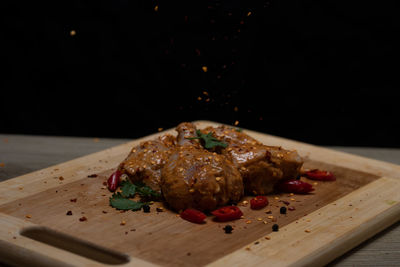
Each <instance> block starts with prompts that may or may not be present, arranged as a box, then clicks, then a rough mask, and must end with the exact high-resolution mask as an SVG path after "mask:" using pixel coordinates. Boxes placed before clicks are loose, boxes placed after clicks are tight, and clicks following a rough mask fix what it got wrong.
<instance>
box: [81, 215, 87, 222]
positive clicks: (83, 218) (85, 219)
mask: <svg viewBox="0 0 400 267" xmlns="http://www.w3.org/2000/svg"><path fill="white" fill-rule="evenodd" d="M79 221H80V222H84V221H87V218H86V217H85V216H82V217H80V218H79Z"/></svg>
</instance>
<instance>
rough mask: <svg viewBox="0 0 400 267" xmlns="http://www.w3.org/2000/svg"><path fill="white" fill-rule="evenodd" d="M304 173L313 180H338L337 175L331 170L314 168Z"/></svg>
mask: <svg viewBox="0 0 400 267" xmlns="http://www.w3.org/2000/svg"><path fill="white" fill-rule="evenodd" d="M304 175H305V176H306V177H307V178H309V179H311V180H318V181H336V177H335V176H334V175H333V173H331V172H329V171H321V170H318V169H314V170H311V171H307V172H306V173H305V174H304Z"/></svg>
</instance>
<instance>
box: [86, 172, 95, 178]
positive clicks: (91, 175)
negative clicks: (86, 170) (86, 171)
mask: <svg viewBox="0 0 400 267" xmlns="http://www.w3.org/2000/svg"><path fill="white" fill-rule="evenodd" d="M96 177H97V174H95V173H94V174H90V175H88V178H96Z"/></svg>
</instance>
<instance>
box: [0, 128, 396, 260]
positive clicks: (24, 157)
mask: <svg viewBox="0 0 400 267" xmlns="http://www.w3.org/2000/svg"><path fill="white" fill-rule="evenodd" d="M127 141H129V140H127V139H105V138H104V139H103V138H101V139H99V138H80V137H53V136H28V135H10V134H0V181H4V180H7V179H10V178H13V177H16V176H19V175H22V174H26V173H29V172H32V171H36V170H39V169H42V168H46V167H49V166H51V165H54V164H57V163H61V162H64V161H67V160H71V159H74V158H77V157H80V156H83V155H87V154H90V153H93V152H97V151H100V150H103V149H106V148H109V147H112V146H115V145H119V144H122V143H124V142H127ZM331 148H332V149H336V150H340V151H344V152H348V153H352V154H357V155H360V156H365V157H369V158H374V159H378V160H383V161H388V162H392V163H395V164H399V165H400V149H387V148H357V147H331ZM399 194H400V192H399ZM399 220H400V218H399ZM0 262H1V259H0ZM0 265H1V263H0ZM330 266H400V222H398V223H396V224H395V225H393V226H391V227H389V228H388V229H386V230H385V231H383V232H381V233H380V234H378V235H376V236H375V237H373V238H371V239H370V240H368V241H366V242H364V243H363V244H361V245H359V246H358V247H356V248H354V249H353V250H351V251H349V252H348V253H346V254H345V255H343V256H342V257H340V258H338V259H336V260H335V261H334V262H332V263H331V264H330Z"/></svg>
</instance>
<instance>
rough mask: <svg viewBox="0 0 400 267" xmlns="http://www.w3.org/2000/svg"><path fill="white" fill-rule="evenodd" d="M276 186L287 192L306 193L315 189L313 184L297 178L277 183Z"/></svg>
mask: <svg viewBox="0 0 400 267" xmlns="http://www.w3.org/2000/svg"><path fill="white" fill-rule="evenodd" d="M276 188H277V189H278V190H279V191H282V192H285V193H297V194H306V193H308V192H311V191H314V188H313V187H312V185H311V184H309V183H306V182H303V181H300V180H296V179H292V180H286V181H283V182H280V183H278V184H277V186H276Z"/></svg>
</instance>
